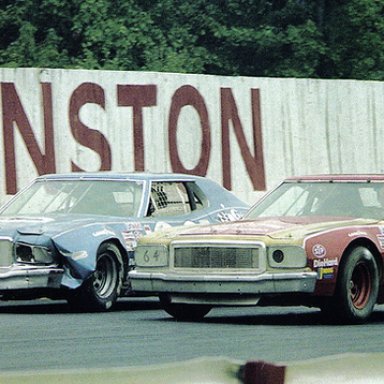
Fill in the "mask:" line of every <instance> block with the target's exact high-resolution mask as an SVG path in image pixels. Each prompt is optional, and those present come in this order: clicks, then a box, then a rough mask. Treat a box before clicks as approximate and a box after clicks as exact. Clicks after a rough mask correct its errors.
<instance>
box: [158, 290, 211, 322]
mask: <svg viewBox="0 0 384 384" xmlns="http://www.w3.org/2000/svg"><path fill="white" fill-rule="evenodd" d="M160 304H161V307H162V308H163V309H164V311H165V312H167V313H168V315H171V316H172V317H173V318H175V319H176V320H178V321H200V320H202V319H203V318H204V316H205V315H207V314H208V312H209V311H210V310H211V309H212V306H210V305H201V304H176V303H171V302H170V300H169V297H168V296H164V295H160Z"/></svg>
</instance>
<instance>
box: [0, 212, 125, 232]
mask: <svg viewBox="0 0 384 384" xmlns="http://www.w3.org/2000/svg"><path fill="white" fill-rule="evenodd" d="M95 221H97V222H103V221H105V222H107V221H111V219H110V218H103V217H101V216H97V219H96V216H95V218H92V217H90V216H89V215H86V216H82V215H55V216H49V215H47V216H36V217H33V216H28V217H23V216H3V217H0V236H9V237H14V235H16V234H21V235H43V234H44V235H47V236H50V237H52V236H55V235H58V234H60V233H62V232H65V231H67V230H69V229H71V230H73V229H75V228H76V227H80V226H84V225H87V224H92V223H94V222H95ZM119 221H120V220H119Z"/></svg>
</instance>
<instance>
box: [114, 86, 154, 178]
mask: <svg viewBox="0 0 384 384" xmlns="http://www.w3.org/2000/svg"><path fill="white" fill-rule="evenodd" d="M156 103H157V87H156V85H118V86H117V104H118V105H119V106H120V107H133V146H134V159H135V160H134V161H135V171H144V170H145V160H144V135H143V129H144V128H143V108H144V107H151V106H153V105H156Z"/></svg>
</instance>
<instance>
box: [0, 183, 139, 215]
mask: <svg viewBox="0 0 384 384" xmlns="http://www.w3.org/2000/svg"><path fill="white" fill-rule="evenodd" d="M142 195H143V182H142V181H127V180H123V181H120V180H116V181H111V180H37V181H36V182H34V183H33V184H32V185H31V186H30V187H28V188H27V189H25V190H24V191H22V192H21V193H20V194H19V195H17V196H16V197H15V198H14V199H12V200H11V202H10V204H9V205H7V206H6V207H5V208H4V209H3V210H2V212H1V213H0V215H2V216H5V215H7V216H9V215H23V216H25V215H44V214H50V213H81V214H90V215H107V216H124V217H125V216H132V217H137V216H138V211H139V208H140V204H141V199H142Z"/></svg>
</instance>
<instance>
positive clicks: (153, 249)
mask: <svg viewBox="0 0 384 384" xmlns="http://www.w3.org/2000/svg"><path fill="white" fill-rule="evenodd" d="M135 264H136V266H138V267H165V266H167V265H168V249H167V247H166V246H161V245H160V246H159V245H156V246H155V245H154V246H148V245H147V246H138V247H137V248H136V249H135Z"/></svg>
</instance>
